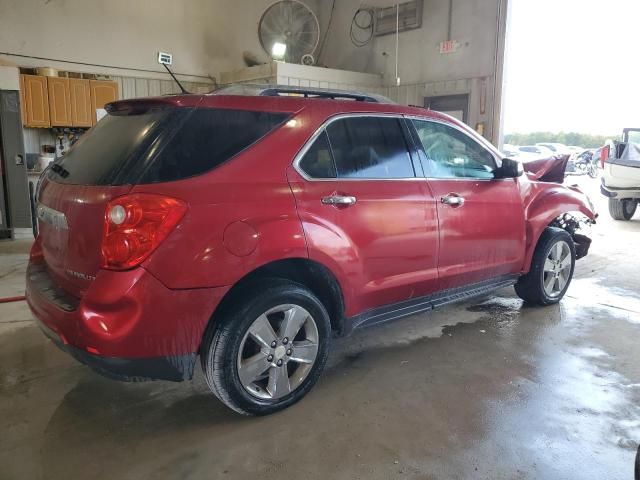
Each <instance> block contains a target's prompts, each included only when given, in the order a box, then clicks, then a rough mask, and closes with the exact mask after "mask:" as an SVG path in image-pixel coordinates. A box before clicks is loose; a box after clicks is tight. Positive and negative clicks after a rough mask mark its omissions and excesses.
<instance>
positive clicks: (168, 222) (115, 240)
mask: <svg viewBox="0 0 640 480" xmlns="http://www.w3.org/2000/svg"><path fill="white" fill-rule="evenodd" d="M186 211H187V205H186V204H185V203H184V202H183V201H181V200H177V199H175V198H170V197H165V196H161V195H151V194H147V193H135V194H131V195H124V196H122V197H118V198H116V199H114V200H112V201H111V202H109V203H108V204H107V210H106V212H105V219H104V232H103V234H102V268H107V269H111V270H126V269H129V268H133V267H135V266H137V265H139V264H140V263H142V262H143V261H144V260H145V259H146V258H147V257H148V256H149V255H150V254H151V252H153V251H154V250H155V249H156V248H158V245H160V243H161V242H162V241H163V240H164V239H165V238H167V235H169V233H171V231H172V230H173V229H174V228H175V227H176V225H177V224H178V222H179V221H180V220H181V219H182V217H183V216H184V214H185V212H186Z"/></svg>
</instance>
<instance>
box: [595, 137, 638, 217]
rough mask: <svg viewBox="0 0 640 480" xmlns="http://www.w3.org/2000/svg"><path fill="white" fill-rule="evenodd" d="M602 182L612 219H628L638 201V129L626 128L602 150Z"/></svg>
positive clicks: (631, 215) (634, 210) (601, 187)
mask: <svg viewBox="0 0 640 480" xmlns="http://www.w3.org/2000/svg"><path fill="white" fill-rule="evenodd" d="M601 161H602V168H603V174H602V185H601V186H600V191H601V192H602V194H603V195H604V196H605V197H608V198H609V213H610V214H611V216H612V217H613V218H614V219H615V220H631V217H633V215H634V213H635V212H636V208H637V207H638V202H639V201H640V128H625V129H624V130H623V134H622V141H621V142H618V141H616V142H612V143H611V144H609V145H607V146H605V147H603V148H602V149H601Z"/></svg>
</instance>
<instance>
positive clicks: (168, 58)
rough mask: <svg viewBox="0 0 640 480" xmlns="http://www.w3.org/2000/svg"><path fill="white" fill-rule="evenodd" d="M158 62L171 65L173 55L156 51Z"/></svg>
mask: <svg viewBox="0 0 640 480" xmlns="http://www.w3.org/2000/svg"><path fill="white" fill-rule="evenodd" d="M158 63H163V64H165V65H171V64H172V63H173V55H171V54H170V53H166V52H158Z"/></svg>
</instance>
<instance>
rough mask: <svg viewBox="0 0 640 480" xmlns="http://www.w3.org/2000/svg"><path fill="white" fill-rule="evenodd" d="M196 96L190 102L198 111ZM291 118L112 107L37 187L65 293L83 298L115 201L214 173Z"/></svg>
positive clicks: (43, 229)
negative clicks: (139, 188) (144, 187)
mask: <svg viewBox="0 0 640 480" xmlns="http://www.w3.org/2000/svg"><path fill="white" fill-rule="evenodd" d="M199 98H201V97H195V99H194V97H191V98H188V100H189V102H186V103H189V104H191V105H197V100H198V99H199ZM184 104H185V102H182V103H180V105H184ZM288 116H289V114H283V113H270V112H255V111H248V110H247V111H243V110H229V109H225V110H223V109H212V108H208V109H198V108H197V107H196V106H176V105H173V104H172V105H169V104H168V102H167V100H166V99H155V100H154V99H152V100H146V101H126V102H117V103H116V104H113V105H112V107H111V108H110V113H109V115H107V116H106V117H105V118H103V119H102V120H100V122H99V123H98V124H97V125H96V126H95V127H94V128H92V129H91V130H90V131H89V132H87V133H86V134H84V135H83V136H82V137H81V138H80V140H79V141H78V142H77V143H76V145H74V146H73V147H72V148H71V150H69V152H68V153H67V155H66V156H65V157H63V158H62V159H60V160H57V161H56V162H55V163H54V164H53V165H52V166H51V168H50V169H49V171H48V172H47V173H46V174H45V178H44V179H43V181H42V184H41V187H40V189H39V193H38V206H37V215H38V227H39V241H40V243H41V245H42V252H43V256H44V261H45V263H46V267H47V271H48V272H49V275H50V276H51V277H52V278H53V280H54V281H55V283H57V284H58V285H60V286H61V287H62V288H63V289H64V290H66V291H67V292H68V293H70V294H72V295H73V296H76V297H82V296H83V294H84V293H85V292H86V290H87V288H88V287H89V286H90V285H91V283H92V281H93V280H94V279H95V277H96V275H97V274H98V271H99V270H100V267H101V264H102V253H101V249H102V246H103V245H102V243H103V232H104V231H105V212H106V209H107V204H108V203H109V202H110V201H111V200H113V199H114V198H116V197H119V196H122V195H126V194H127V193H129V192H131V191H132V190H133V188H134V186H135V185H139V184H149V183H158V182H167V181H173V180H179V179H184V178H188V177H192V176H195V175H199V174H201V173H204V172H206V171H208V170H211V169H213V168H215V167H216V166H217V165H220V164H221V163H223V162H225V161H227V160H229V159H230V158H231V157H233V156H235V155H236V154H237V153H239V152H240V151H242V150H243V149H245V148H247V147H249V146H250V145H251V144H253V143H254V142H256V141H257V140H258V139H260V138H261V137H262V136H263V135H266V134H267V133H268V132H269V131H271V130H273V129H275V128H276V127H277V126H278V125H280V124H282V123H283V122H284V121H285V120H286V119H287V118H288Z"/></svg>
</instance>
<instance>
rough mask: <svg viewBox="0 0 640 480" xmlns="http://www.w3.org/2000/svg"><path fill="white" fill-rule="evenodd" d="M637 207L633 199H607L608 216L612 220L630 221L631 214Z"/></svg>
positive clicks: (636, 201) (636, 202)
mask: <svg viewBox="0 0 640 480" xmlns="http://www.w3.org/2000/svg"><path fill="white" fill-rule="evenodd" d="M637 207H638V200H636V199H635V198H625V199H624V200H617V199H615V198H610V199H609V214H610V215H611V218H613V219H614V220H631V217H633V214H634V213H636V208H637Z"/></svg>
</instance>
